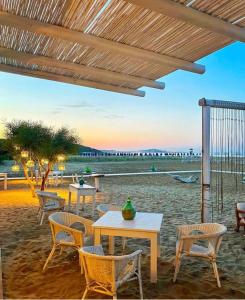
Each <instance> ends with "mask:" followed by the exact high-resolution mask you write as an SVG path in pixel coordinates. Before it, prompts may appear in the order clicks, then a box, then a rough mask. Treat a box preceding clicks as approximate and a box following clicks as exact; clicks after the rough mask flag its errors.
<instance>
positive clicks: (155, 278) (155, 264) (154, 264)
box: [151, 233, 158, 282]
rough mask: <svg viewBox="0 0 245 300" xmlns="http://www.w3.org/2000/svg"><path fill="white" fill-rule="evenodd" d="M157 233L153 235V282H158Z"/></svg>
mask: <svg viewBox="0 0 245 300" xmlns="http://www.w3.org/2000/svg"><path fill="white" fill-rule="evenodd" d="M157 248H158V247H157V233H156V234H154V235H153V236H152V237H151V282H157V254H158V251H157Z"/></svg>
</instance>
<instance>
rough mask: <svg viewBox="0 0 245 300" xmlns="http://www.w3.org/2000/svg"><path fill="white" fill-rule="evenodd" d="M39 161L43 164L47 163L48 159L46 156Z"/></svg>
mask: <svg viewBox="0 0 245 300" xmlns="http://www.w3.org/2000/svg"><path fill="white" fill-rule="evenodd" d="M41 163H42V164H43V165H47V164H48V163H49V160H48V159H47V158H42V159H41Z"/></svg>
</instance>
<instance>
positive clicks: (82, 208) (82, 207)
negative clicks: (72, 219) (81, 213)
mask: <svg viewBox="0 0 245 300" xmlns="http://www.w3.org/2000/svg"><path fill="white" fill-rule="evenodd" d="M84 203H85V196H83V201H82V206H81V207H80V209H81V210H84Z"/></svg>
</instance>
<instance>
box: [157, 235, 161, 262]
mask: <svg viewBox="0 0 245 300" xmlns="http://www.w3.org/2000/svg"><path fill="white" fill-rule="evenodd" d="M160 245H161V237H160V232H159V233H158V234H157V257H160V256H161V248H160Z"/></svg>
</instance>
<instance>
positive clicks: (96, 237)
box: [94, 228, 100, 246]
mask: <svg viewBox="0 0 245 300" xmlns="http://www.w3.org/2000/svg"><path fill="white" fill-rule="evenodd" d="M94 245H95V246H98V245H100V229H99V228H98V229H96V228H95V229H94Z"/></svg>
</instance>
